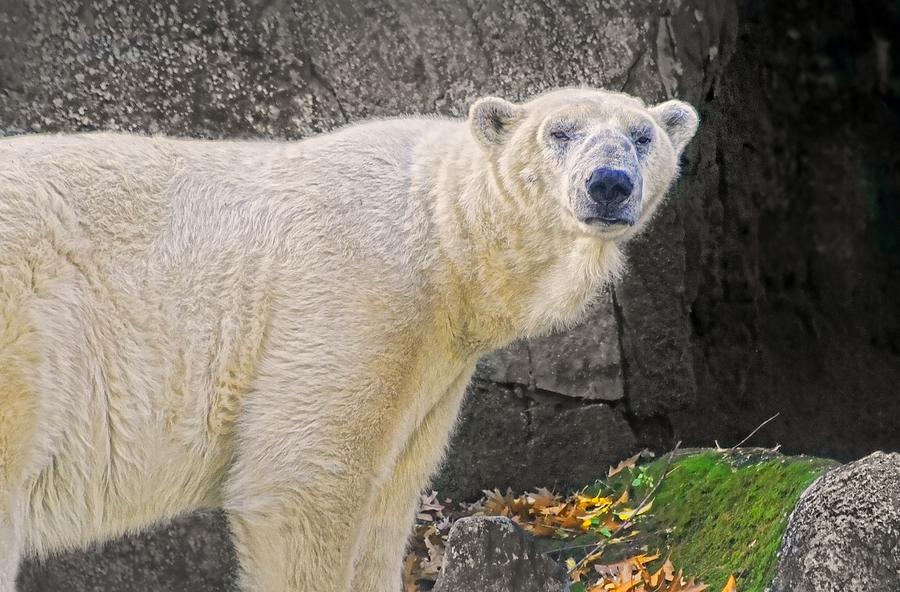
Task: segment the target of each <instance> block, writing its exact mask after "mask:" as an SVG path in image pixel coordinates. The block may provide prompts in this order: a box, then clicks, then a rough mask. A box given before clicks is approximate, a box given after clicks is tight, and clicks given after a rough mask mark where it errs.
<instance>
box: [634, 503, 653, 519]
mask: <svg viewBox="0 0 900 592" xmlns="http://www.w3.org/2000/svg"><path fill="white" fill-rule="evenodd" d="M652 507H653V500H650V501H649V502H647V503H646V504H644V507H643V508H641V509H640V510H638V511H637V513H636V514H635V516H640V515H641V514H646V513H647V512H649V511H650V508H652Z"/></svg>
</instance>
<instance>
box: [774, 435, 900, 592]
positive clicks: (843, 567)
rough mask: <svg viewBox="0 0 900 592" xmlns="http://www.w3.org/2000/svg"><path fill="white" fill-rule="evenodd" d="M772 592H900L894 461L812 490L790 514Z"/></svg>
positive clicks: (897, 458) (899, 459)
mask: <svg viewBox="0 0 900 592" xmlns="http://www.w3.org/2000/svg"><path fill="white" fill-rule="evenodd" d="M779 555H780V556H779V561H778V567H777V569H776V577H775V581H774V583H773V585H772V592H847V591H863V590H865V591H867V592H869V591H871V592H897V590H900V454H896V453H895V454H885V453H883V452H876V453H874V454H872V455H870V456H867V457H866V458H864V459H862V460H858V461H856V462H852V463H849V464H846V465H843V466H841V467H838V468H836V469H834V470H832V471H830V472H828V473H826V474H825V475H823V476H822V477H820V478H819V479H818V480H817V481H816V482H815V483H813V484H812V485H811V486H810V487H809V489H807V490H806V492H805V493H804V494H803V496H802V497H801V498H800V501H799V503H798V504H797V507H796V508H795V509H794V512H793V513H792V514H791V518H790V521H789V523H788V528H787V532H786V533H785V537H784V541H783V542H782V548H781V551H780V554H779Z"/></svg>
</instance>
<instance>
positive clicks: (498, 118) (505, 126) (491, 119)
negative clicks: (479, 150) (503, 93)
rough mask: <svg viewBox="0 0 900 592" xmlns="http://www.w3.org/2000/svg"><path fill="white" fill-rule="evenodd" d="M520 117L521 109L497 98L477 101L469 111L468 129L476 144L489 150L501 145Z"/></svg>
mask: <svg viewBox="0 0 900 592" xmlns="http://www.w3.org/2000/svg"><path fill="white" fill-rule="evenodd" d="M521 115H522V108H521V107H519V106H518V105H514V104H513V103H510V102H509V101H505V100H503V99H500V98H497V97H484V98H483V99H478V100H477V101H475V103H474V104H473V105H472V107H471V108H470V109H469V128H470V129H471V130H472V135H474V136H475V139H476V140H478V142H479V143H480V144H481V145H482V146H485V147H486V148H489V147H491V146H496V145H498V144H502V143H503V141H504V139H505V138H506V136H507V134H508V133H509V132H510V130H511V129H512V127H513V125H514V124H515V123H516V121H518V120H519V118H520V117H521Z"/></svg>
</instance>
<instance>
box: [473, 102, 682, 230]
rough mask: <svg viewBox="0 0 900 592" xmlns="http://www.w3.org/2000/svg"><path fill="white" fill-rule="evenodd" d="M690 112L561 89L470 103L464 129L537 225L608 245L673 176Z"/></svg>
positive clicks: (652, 205)
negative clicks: (522, 98) (536, 213)
mask: <svg viewBox="0 0 900 592" xmlns="http://www.w3.org/2000/svg"><path fill="white" fill-rule="evenodd" d="M698 122H699V119H698V116H697V112H696V111H695V110H694V108H693V107H692V106H690V105H689V104H687V103H685V102H683V101H677V100H671V101H666V102H664V103H660V104H659V105H655V106H652V107H647V106H646V105H645V104H644V103H643V101H641V100H640V99H637V98H635V97H632V96H629V95H625V94H621V93H614V92H606V91H601V90H593V89H575V88H570V89H562V90H556V91H553V92H549V93H546V94H543V95H540V96H538V97H535V98H533V99H531V100H530V101H528V102H526V103H523V104H514V103H510V102H508V101H505V100H503V99H500V98H496V97H487V98H483V99H480V100H478V101H477V102H475V103H474V104H473V105H472V108H471V110H470V113H469V126H470V130H471V132H472V134H473V135H474V137H475V139H476V140H477V141H478V143H479V144H480V145H481V146H482V147H483V148H484V149H485V150H486V152H487V156H488V158H489V160H491V161H492V163H491V165H490V166H491V167H492V168H493V170H495V171H496V174H497V178H498V183H499V184H500V185H501V186H502V187H503V188H504V189H505V190H506V191H507V192H508V193H509V194H511V195H514V196H518V197H521V198H522V199H523V200H524V201H525V202H527V203H525V204H523V207H527V208H529V209H532V208H538V209H542V210H544V212H543V214H549V215H550V218H549V219H548V218H547V217H546V216H545V215H542V216H541V219H542V220H544V221H549V220H552V221H554V222H558V223H559V224H560V225H561V226H562V227H564V228H565V229H566V230H567V231H573V232H576V233H578V234H587V235H592V236H595V237H598V238H601V239H607V240H616V241H620V240H624V239H625V238H628V237H630V236H632V235H634V234H635V233H636V232H637V231H638V230H639V229H640V228H641V226H642V225H643V224H645V223H646V221H647V220H648V219H649V218H650V217H651V215H652V214H653V211H654V210H655V209H656V207H657V205H659V203H660V201H661V200H662V198H663V196H664V195H665V193H666V191H667V190H668V189H669V186H670V185H671V184H672V182H673V181H674V180H675V178H676V176H677V173H678V161H679V157H680V155H681V152H682V150H684V147H685V146H686V145H687V143H688V142H689V141H690V140H691V138H692V137H693V136H694V133H695V132H696V131H697V125H698Z"/></svg>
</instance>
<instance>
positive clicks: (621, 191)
mask: <svg viewBox="0 0 900 592" xmlns="http://www.w3.org/2000/svg"><path fill="white" fill-rule="evenodd" d="M587 192H588V195H590V196H591V199H592V200H593V201H594V203H595V204H596V206H597V207H598V208H599V210H598V214H599V216H596V218H597V219H598V220H597V221H599V222H601V223H604V224H626V225H628V226H634V225H635V224H636V223H637V214H638V212H637V208H635V207H634V206H633V204H632V203H630V201H631V200H629V198H630V197H631V196H632V193H633V192H634V180H633V179H632V176H631V175H630V174H629V173H628V172H627V171H623V170H621V169H615V168H610V167H605V166H602V167H599V168H597V169H594V172H593V173H591V176H590V177H589V178H588V180H587ZM590 218H594V217H593V216H589V219H590Z"/></svg>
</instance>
